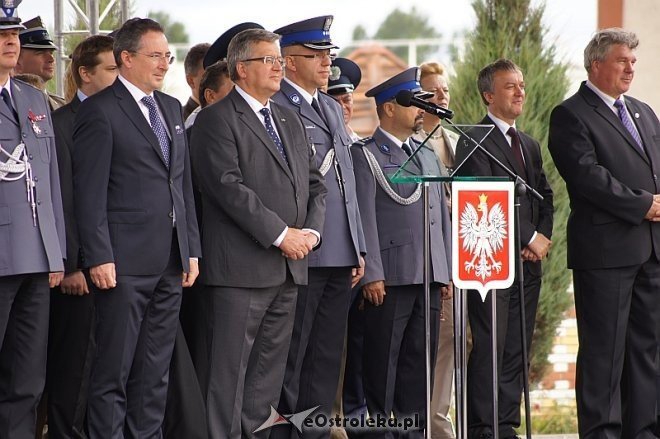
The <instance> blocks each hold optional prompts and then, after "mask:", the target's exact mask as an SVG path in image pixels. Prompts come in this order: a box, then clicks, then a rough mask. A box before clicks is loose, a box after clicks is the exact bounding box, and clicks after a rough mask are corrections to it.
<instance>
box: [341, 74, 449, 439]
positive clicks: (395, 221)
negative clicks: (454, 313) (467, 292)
mask: <svg viewBox="0 0 660 439" xmlns="http://www.w3.org/2000/svg"><path fill="white" fill-rule="evenodd" d="M400 90H410V91H412V92H420V91H421V87H420V84H419V68H417V67H412V68H410V69H407V70H405V71H403V72H401V73H399V74H398V75H396V76H394V77H392V78H390V79H388V80H387V81H385V82H383V83H382V84H380V85H378V86H376V87H374V88H372V89H371V90H369V91H367V93H366V95H367V96H368V97H373V98H374V99H375V100H376V111H377V113H378V118H379V121H380V126H379V127H378V128H377V129H376V131H375V132H374V134H373V136H372V137H371V138H367V139H365V140H363V141H360V142H357V143H355V144H354V145H353V147H352V153H353V160H354V163H355V178H356V180H357V193H358V201H359V203H360V213H361V215H362V224H363V226H364V231H365V238H366V241H367V257H366V269H365V275H364V278H363V279H362V281H361V286H362V293H363V296H364V298H365V310H364V318H365V334H364V347H363V348H364V364H363V367H364V369H363V381H364V390H365V395H366V400H367V407H368V410H369V414H370V416H372V417H375V416H381V417H385V418H389V417H390V416H391V415H394V416H395V417H396V418H398V420H399V421H401V418H402V417H407V416H414V415H419V421H420V422H419V429H418V430H415V431H412V432H411V431H410V430H409V431H408V434H409V436H407V437H422V428H423V426H424V424H425V421H424V413H425V408H426V403H425V401H426V399H425V398H426V380H425V369H424V364H425V361H426V360H425V343H424V337H425V326H424V313H425V310H424V287H423V271H424V261H423V259H424V255H423V241H424V231H423V218H424V208H423V203H422V200H421V185H419V184H412V183H406V184H400V183H392V182H390V181H389V179H388V178H387V175H388V174H391V173H394V172H395V171H396V170H397V169H399V168H400V167H401V166H402V165H403V164H404V162H405V161H406V160H407V159H408V158H409V156H411V155H412V152H413V151H412V148H411V143H410V136H412V135H413V133H414V132H415V130H417V129H419V128H420V127H421V123H422V113H421V110H418V109H416V108H414V107H403V106H401V105H399V104H397V103H396V101H395V96H396V94H397V92H398V91H400ZM406 166H407V169H409V170H410V171H411V172H414V173H429V174H436V175H437V173H438V172H439V170H438V162H437V160H436V158H435V155H434V153H433V151H432V150H431V149H430V148H424V149H422V150H421V151H419V152H418V154H417V155H416V156H415V157H413V159H412V160H411V162H410V163H408V164H407V165H406ZM445 203H446V200H445V194H444V191H443V190H442V186H441V185H431V188H430V207H431V210H430V216H431V218H430V228H431V230H430V236H431V282H432V283H431V315H430V319H431V338H432V339H431V346H432V351H431V352H435V351H436V349H435V347H436V345H437V334H438V327H437V323H438V320H439V304H440V294H441V291H442V289H446V288H447V287H446V285H447V284H448V283H449V281H450V268H449V267H450V266H451V260H450V257H451V235H450V233H451V227H450V222H449V212H448V210H447V209H446V207H445V206H446V204H445ZM373 434H374V435H375V436H374V437H378V438H383V437H386V438H392V437H395V436H396V432H394V431H387V432H384V431H382V430H380V431H377V432H374V433H373Z"/></svg>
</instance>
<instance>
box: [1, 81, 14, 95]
mask: <svg viewBox="0 0 660 439" xmlns="http://www.w3.org/2000/svg"><path fill="white" fill-rule="evenodd" d="M2 88H4V89H5V90H7V91H8V92H9V97H10V98H11V97H12V96H11V77H9V78H8V79H7V82H6V83H5V85H3V86H2V87H0V89H2Z"/></svg>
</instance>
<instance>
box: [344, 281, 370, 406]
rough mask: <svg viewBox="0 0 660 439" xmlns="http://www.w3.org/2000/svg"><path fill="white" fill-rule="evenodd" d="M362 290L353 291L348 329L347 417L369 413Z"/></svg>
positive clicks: (345, 368)
mask: <svg viewBox="0 0 660 439" xmlns="http://www.w3.org/2000/svg"><path fill="white" fill-rule="evenodd" d="M362 300H363V299H362V290H361V289H360V288H356V289H354V291H353V302H352V303H351V307H350V309H349V311H348V325H347V328H346V365H345V366H344V382H343V385H342V411H343V413H344V416H345V417H352V416H357V417H359V415H360V414H362V413H366V412H367V400H366V398H365V397H364V386H363V385H362V357H363V352H362V344H363V342H364V303H363V301H362Z"/></svg>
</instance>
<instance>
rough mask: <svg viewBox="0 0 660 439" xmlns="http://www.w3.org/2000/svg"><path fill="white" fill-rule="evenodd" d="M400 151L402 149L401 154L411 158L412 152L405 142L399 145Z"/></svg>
mask: <svg viewBox="0 0 660 439" xmlns="http://www.w3.org/2000/svg"><path fill="white" fill-rule="evenodd" d="M401 149H403V152H405V153H406V154H407V155H408V157H410V156H412V154H413V150H412V148H411V147H410V145H408V144H407V143H406V142H403V143H402V144H401Z"/></svg>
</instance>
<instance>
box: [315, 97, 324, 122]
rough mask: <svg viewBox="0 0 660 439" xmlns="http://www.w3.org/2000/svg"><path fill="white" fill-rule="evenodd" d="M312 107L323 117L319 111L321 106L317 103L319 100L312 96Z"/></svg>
mask: <svg viewBox="0 0 660 439" xmlns="http://www.w3.org/2000/svg"><path fill="white" fill-rule="evenodd" d="M312 108H313V109H314V110H315V111H316V112H317V113H318V115H319V116H320V117H321V119H323V113H322V112H321V106H320V105H319V101H317V100H316V98H312Z"/></svg>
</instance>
